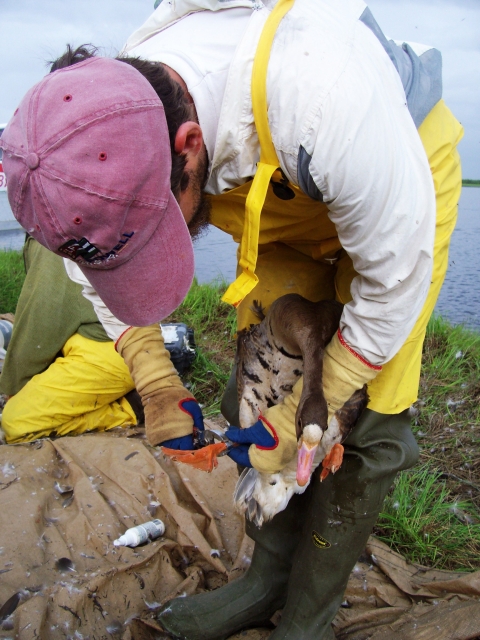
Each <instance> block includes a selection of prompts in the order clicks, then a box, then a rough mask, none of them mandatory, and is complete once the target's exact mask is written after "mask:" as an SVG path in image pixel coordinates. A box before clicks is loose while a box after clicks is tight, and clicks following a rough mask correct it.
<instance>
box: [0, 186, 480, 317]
mask: <svg viewBox="0 0 480 640" xmlns="http://www.w3.org/2000/svg"><path fill="white" fill-rule="evenodd" d="M23 238H24V235H23V232H22V230H21V229H19V227H18V224H17V223H16V221H15V220H14V218H13V215H12V212H11V210H10V207H9V205H8V200H7V196H6V193H5V192H0V249H21V247H22V245H23ZM479 240H480V188H474V187H463V189H462V196H461V199H460V206H459V214H458V223H457V227H456V229H455V231H454V233H453V236H452V243H451V247H450V256H449V269H448V272H447V276H446V279H445V284H444V285H443V288H442V291H441V293H440V297H439V299H438V302H437V306H436V310H437V311H438V313H440V314H441V315H443V316H444V317H446V318H448V320H450V322H452V323H453V324H464V325H466V326H468V327H471V328H475V329H480V282H479V275H480V257H479V250H478V244H477V243H478V242H479ZM236 248H237V245H236V244H235V243H234V242H233V240H232V239H231V238H230V236H228V235H227V234H226V233H223V232H222V231H219V230H218V229H215V228H214V227H211V230H210V231H209V232H208V233H207V234H206V235H205V236H204V237H202V238H200V239H199V240H198V241H197V242H196V243H195V260H196V268H195V272H196V276H197V278H198V280H199V282H202V283H203V282H210V281H212V280H215V279H224V280H226V281H227V282H231V281H232V280H233V279H234V278H235V266H236Z"/></svg>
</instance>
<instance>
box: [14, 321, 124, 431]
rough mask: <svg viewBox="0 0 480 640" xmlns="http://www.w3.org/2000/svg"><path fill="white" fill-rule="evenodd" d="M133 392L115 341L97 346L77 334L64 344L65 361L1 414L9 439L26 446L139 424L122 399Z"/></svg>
mask: <svg viewBox="0 0 480 640" xmlns="http://www.w3.org/2000/svg"><path fill="white" fill-rule="evenodd" d="M133 388H134V384H133V380H132V378H131V377H130V373H129V371H128V368H127V365H126V364H125V362H124V361H123V358H122V357H121V356H120V355H119V354H118V353H117V352H116V351H115V347H114V344H113V342H96V341H94V340H89V339H88V338H84V337H83V336H81V335H80V334H78V333H77V334H75V335H73V336H72V337H71V338H70V339H69V340H67V342H66V343H65V346H64V348H63V349H62V357H59V358H57V359H56V360H55V362H53V363H52V364H51V365H50V366H49V367H48V369H47V370H46V371H44V372H43V373H40V374H38V375H36V376H34V377H33V378H32V379H31V380H30V381H29V382H28V383H27V384H26V385H25V386H24V387H23V389H22V390H21V391H19V393H17V394H16V395H14V396H12V397H11V398H10V399H9V400H8V402H7V403H6V405H5V408H4V410H3V415H2V428H3V430H4V431H5V435H6V440H7V442H8V443H13V442H25V441H27V440H35V439H37V438H41V437H44V436H52V435H57V436H60V435H62V436H63V435H67V434H69V435H77V434H80V433H84V432H85V431H92V430H94V429H96V430H101V431H103V430H106V429H112V428H113V427H125V426H127V425H131V424H136V422H137V420H136V417H135V413H134V412H133V409H132V407H131V406H130V404H129V403H128V401H127V400H125V398H124V397H123V396H124V395H125V394H126V393H128V392H129V391H131V390H132V389H133Z"/></svg>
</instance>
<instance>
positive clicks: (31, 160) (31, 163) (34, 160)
mask: <svg viewBox="0 0 480 640" xmlns="http://www.w3.org/2000/svg"><path fill="white" fill-rule="evenodd" d="M25 162H26V164H27V167H28V168H29V169H36V168H37V167H38V165H39V164H40V158H39V157H38V156H37V154H36V153H29V154H28V156H27V157H26V158H25Z"/></svg>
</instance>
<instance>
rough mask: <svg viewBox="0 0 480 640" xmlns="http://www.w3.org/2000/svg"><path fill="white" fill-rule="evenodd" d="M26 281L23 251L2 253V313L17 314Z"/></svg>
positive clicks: (0, 254) (0, 287)
mask: <svg viewBox="0 0 480 640" xmlns="http://www.w3.org/2000/svg"><path fill="white" fill-rule="evenodd" d="M24 280H25V267H24V264H23V255H22V252H21V251H0V283H1V284H0V313H15V307H16V306H17V300H18V296H19V295H20V291H21V289H22V284H23V281H24Z"/></svg>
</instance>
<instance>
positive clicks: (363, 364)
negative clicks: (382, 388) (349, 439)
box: [323, 329, 382, 422]
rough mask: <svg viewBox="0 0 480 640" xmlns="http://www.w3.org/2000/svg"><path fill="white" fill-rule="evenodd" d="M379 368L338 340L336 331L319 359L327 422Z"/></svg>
mask: <svg viewBox="0 0 480 640" xmlns="http://www.w3.org/2000/svg"><path fill="white" fill-rule="evenodd" d="M381 370H382V367H380V366H376V365H373V364H370V363H369V362H367V360H364V359H363V358H362V357H361V356H360V355H359V354H358V353H356V352H355V351H354V350H353V349H352V348H351V347H349V346H348V344H347V343H346V342H345V340H344V339H343V337H342V334H341V333H340V329H339V330H338V331H337V333H336V334H335V335H334V336H333V338H332V339H331V340H330V342H329V344H328V345H327V347H326V349H325V356H324V359H323V393H324V395H325V400H326V401H327V407H328V422H330V420H331V419H332V416H333V414H334V413H335V411H338V409H340V408H341V407H343V405H344V404H345V402H346V401H347V400H349V399H350V398H351V397H352V395H353V394H354V393H355V391H358V389H361V388H362V387H363V385H364V384H366V383H367V382H370V380H373V379H374V378H375V377H376V375H377V374H378V373H379V372H380V371H381Z"/></svg>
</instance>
